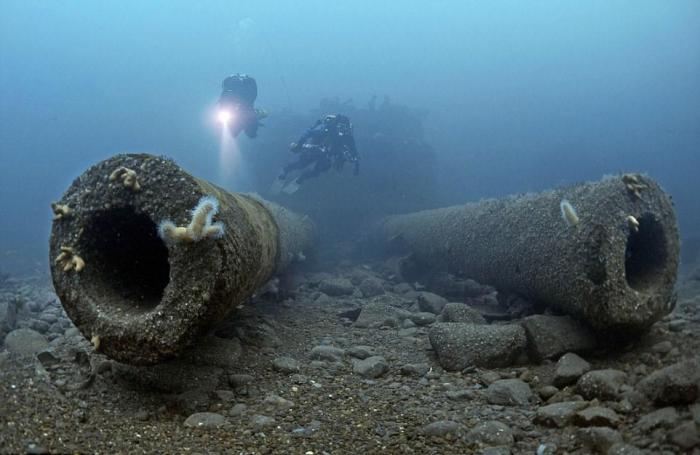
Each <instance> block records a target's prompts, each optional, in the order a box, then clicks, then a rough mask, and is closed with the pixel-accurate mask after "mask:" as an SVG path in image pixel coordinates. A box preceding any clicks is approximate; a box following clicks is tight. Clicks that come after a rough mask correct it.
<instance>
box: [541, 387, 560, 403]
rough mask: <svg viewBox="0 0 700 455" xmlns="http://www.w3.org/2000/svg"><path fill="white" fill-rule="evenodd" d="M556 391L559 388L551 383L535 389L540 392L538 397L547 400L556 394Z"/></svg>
mask: <svg viewBox="0 0 700 455" xmlns="http://www.w3.org/2000/svg"><path fill="white" fill-rule="evenodd" d="M558 392H559V389H557V388H556V387H554V386H553V385H546V386H544V387H540V388H539V389H538V390H537V393H539V394H540V398H542V399H543V400H549V399H550V398H552V397H553V396H554V395H556V394H557V393H558Z"/></svg>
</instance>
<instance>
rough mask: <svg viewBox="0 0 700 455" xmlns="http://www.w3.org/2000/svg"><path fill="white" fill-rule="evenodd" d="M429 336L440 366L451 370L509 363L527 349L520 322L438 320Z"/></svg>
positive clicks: (492, 366) (501, 365)
mask: <svg viewBox="0 0 700 455" xmlns="http://www.w3.org/2000/svg"><path fill="white" fill-rule="evenodd" d="M429 338H430V343H431V345H432V346H433V349H435V352H436V353H437V355H438V359H439V361H440V365H442V367H443V368H444V369H446V370H448V371H459V370H463V369H465V368H467V367H471V366H477V367H486V368H498V367H504V366H509V365H512V364H513V363H514V362H515V360H516V359H517V358H518V356H519V355H520V353H521V352H523V349H524V348H525V332H524V330H523V328H522V327H520V326H519V325H479V324H463V323H436V324H433V326H432V327H431V329H430V332H429Z"/></svg>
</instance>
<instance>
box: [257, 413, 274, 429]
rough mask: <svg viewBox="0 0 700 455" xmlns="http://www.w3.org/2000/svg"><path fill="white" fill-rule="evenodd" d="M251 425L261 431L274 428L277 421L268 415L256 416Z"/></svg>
mask: <svg viewBox="0 0 700 455" xmlns="http://www.w3.org/2000/svg"><path fill="white" fill-rule="evenodd" d="M251 423H252V424H253V427H255V429H256V430H258V431H260V430H262V429H265V428H268V427H271V426H273V425H274V424H275V419H274V418H272V417H269V416H266V415H260V414H256V415H254V416H253V418H252V419H251Z"/></svg>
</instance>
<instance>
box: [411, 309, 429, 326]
mask: <svg viewBox="0 0 700 455" xmlns="http://www.w3.org/2000/svg"><path fill="white" fill-rule="evenodd" d="M409 319H410V320H411V321H412V322H413V323H414V324H416V325H418V326H424V325H430V324H432V323H433V322H435V315H434V314H433V313H428V312H426V311H421V312H418V313H412V314H411V315H410V316H409Z"/></svg>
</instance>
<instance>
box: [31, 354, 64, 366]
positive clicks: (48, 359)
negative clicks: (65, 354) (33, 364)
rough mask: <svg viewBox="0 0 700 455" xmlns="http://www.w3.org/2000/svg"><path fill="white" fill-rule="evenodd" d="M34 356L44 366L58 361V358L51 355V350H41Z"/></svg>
mask: <svg viewBox="0 0 700 455" xmlns="http://www.w3.org/2000/svg"><path fill="white" fill-rule="evenodd" d="M36 358H37V359H39V362H41V364H42V365H43V366H44V368H48V367H50V366H52V365H56V364H57V363H58V362H60V360H59V359H58V358H57V357H56V356H55V355H53V353H52V352H51V351H41V352H40V353H38V354H37V355H36Z"/></svg>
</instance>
